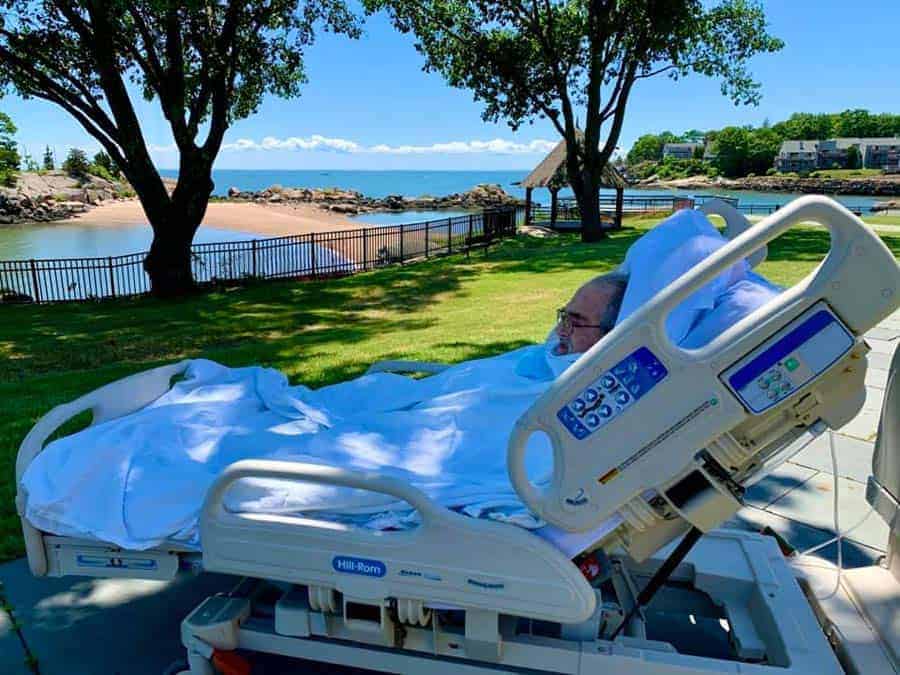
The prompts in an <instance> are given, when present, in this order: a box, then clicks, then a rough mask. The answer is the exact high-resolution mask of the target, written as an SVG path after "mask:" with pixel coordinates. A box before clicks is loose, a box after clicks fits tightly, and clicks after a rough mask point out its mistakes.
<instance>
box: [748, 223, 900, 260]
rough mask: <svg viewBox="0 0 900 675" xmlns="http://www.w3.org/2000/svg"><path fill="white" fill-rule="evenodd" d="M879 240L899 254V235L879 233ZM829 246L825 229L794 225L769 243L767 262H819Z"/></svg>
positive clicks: (829, 241)
mask: <svg viewBox="0 0 900 675" xmlns="http://www.w3.org/2000/svg"><path fill="white" fill-rule="evenodd" d="M879 236H880V238H881V240H882V241H883V242H884V243H885V245H886V246H887V247H888V248H889V249H890V250H891V251H892V252H893V253H894V255H895V256H896V255H898V254H900V236H898V235H891V234H884V233H879ZM830 247H831V237H830V235H829V233H828V231H827V230H825V229H819V228H812V227H799V228H798V227H795V228H793V229H791V230H788V231H787V232H785V233H784V234H782V235H781V236H780V237H778V238H777V239H775V240H774V241H772V242H771V243H770V244H769V254H768V256H767V258H766V259H767V260H768V261H769V262H819V261H821V260H822V259H823V258H824V257H825V255H826V254H827V253H828V250H829V248H830Z"/></svg>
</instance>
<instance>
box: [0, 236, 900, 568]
mask: <svg viewBox="0 0 900 675" xmlns="http://www.w3.org/2000/svg"><path fill="white" fill-rule="evenodd" d="M657 220H658V219H645V220H640V219H629V220H626V226H625V228H624V229H623V230H621V231H618V232H614V233H612V234H611V236H610V237H609V238H608V239H606V240H604V241H602V242H598V243H596V244H590V245H586V244H581V243H580V242H578V241H577V239H576V237H575V236H572V235H566V236H561V237H556V238H550V239H536V238H531V237H520V238H518V239H516V240H510V241H506V242H504V243H502V244H500V245H499V246H496V247H494V248H492V249H491V251H490V252H489V253H487V255H484V254H482V253H477V254H473V256H472V258H471V260H466V259H465V258H464V257H462V256H452V257H449V258H443V259H440V260H433V261H430V262H423V263H416V264H412V265H407V266H405V267H393V268H388V269H383V270H380V271H376V272H369V273H366V274H360V275H357V276H354V277H348V278H345V279H338V280H330V281H320V282H278V283H266V284H260V285H256V286H250V287H246V288H236V289H233V290H226V291H221V292H216V293H212V294H209V295H202V296H197V297H192V298H189V299H185V300H182V301H179V302H161V301H157V300H153V299H142V300H133V301H110V302H104V303H99V304H78V305H57V306H44V307H30V306H18V307H17V306H0V419H2V420H3V421H2V423H0V560H4V559H9V558H13V557H16V556H19V555H21V554H22V552H23V549H22V541H21V534H20V531H19V522H18V518H17V517H16V516H15V511H14V506H13V494H14V485H13V465H14V462H15V456H16V451H17V448H18V446H19V443H20V442H21V441H22V439H23V438H24V436H25V434H26V433H27V432H28V430H29V428H30V427H31V426H32V425H33V424H34V423H35V421H36V420H37V419H38V418H39V417H40V416H41V415H43V414H44V413H46V412H47V411H48V410H49V409H50V408H52V407H53V406H55V405H57V404H60V403H64V402H66V401H70V400H72V399H74V398H76V397H77V396H79V395H81V394H83V393H86V392H88V391H90V390H91V389H94V388H96V387H98V386H100V385H102V384H104V383H107V382H110V381H112V380H114V379H117V378H120V377H123V376H125V375H128V374H130V373H133V372H136V371H140V370H144V369H147V368H150V367H153V366H156V365H160V364H163V363H168V362H172V361H175V360H178V359H182V358H188V357H204V358H209V359H215V360H216V361H219V362H222V363H225V364H227V365H230V366H245V365H250V364H261V365H264V366H271V367H274V368H278V369H279V370H282V371H284V372H285V373H287V375H288V376H289V377H290V379H291V381H292V382H295V383H296V382H303V383H305V384H308V385H310V386H313V387H318V386H321V385H324V384H327V383H331V382H336V381H340V380H344V379H347V378H351V377H355V376H357V375H359V374H361V373H362V372H363V371H364V370H365V369H366V368H367V367H368V365H369V364H370V363H372V362H373V361H378V360H382V359H393V358H403V359H423V360H431V361H448V362H453V361H461V360H465V359H472V358H477V357H482V356H489V355H493V354H497V353H501V352H504V351H508V350H510V349H514V348H516V347H520V346H522V345H525V344H529V343H534V342H539V341H541V340H543V339H544V337H545V336H546V334H547V331H548V330H549V329H550V328H551V327H552V325H553V322H554V310H555V309H556V308H557V307H559V306H561V305H562V304H564V303H565V302H566V300H567V299H568V297H569V295H570V294H571V293H572V291H573V290H574V289H575V288H576V287H577V286H578V285H580V284H581V283H582V282H584V281H585V280H587V279H588V278H590V277H591V276H592V275H594V274H598V273H600V272H604V271H608V270H609V269H611V268H612V267H614V266H615V265H617V264H618V263H619V262H620V261H621V259H622V257H623V255H624V253H625V251H626V249H627V248H628V246H629V245H630V244H631V242H633V241H634V240H635V239H636V238H637V237H639V236H640V235H641V234H642V233H643V232H644V231H645V230H646V228H648V227H650V226H651V225H652V224H654V223H655V222H657ZM881 234H882V236H883V238H884V240H885V241H886V242H887V244H888V245H889V246H890V247H891V249H892V250H893V251H894V253H895V255H896V254H897V253H898V252H900V234H898V235H896V236H895V235H893V234H891V233H888V234H885V233H881ZM827 249H828V235H827V233H826V232H824V231H823V230H816V229H812V228H801V229H795V230H792V231H791V232H789V233H787V234H786V235H784V236H783V237H781V238H780V239H779V240H778V241H776V242H774V243H773V245H772V246H771V247H770V253H769V260H768V261H767V262H766V263H764V265H763V267H762V272H763V273H764V274H766V275H767V276H768V277H769V278H770V279H772V280H773V281H776V282H779V283H783V284H786V283H791V282H794V281H796V280H798V279H800V278H801V277H802V276H804V275H805V274H806V273H808V272H809V271H810V269H812V267H813V266H814V265H815V264H816V263H817V262H818V261H819V260H820V259H821V258H822V256H823V255H824V253H825V252H826V251H827Z"/></svg>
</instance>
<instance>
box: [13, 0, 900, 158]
mask: <svg viewBox="0 0 900 675" xmlns="http://www.w3.org/2000/svg"><path fill="white" fill-rule="evenodd" d="M765 6H766V9H767V14H768V17H769V20H770V23H771V31H772V33H773V34H775V35H777V36H778V37H780V38H782V39H783V40H784V41H785V43H786V46H785V48H784V49H783V50H782V51H781V52H779V53H777V54H774V55H763V56H760V57H758V58H756V59H755V60H754V62H753V64H752V65H753V72H754V74H755V75H756V77H757V78H758V79H759V80H760V81H761V82H762V84H763V100H762V103H761V104H760V106H759V107H735V106H734V105H733V104H732V103H731V102H730V101H729V100H728V99H726V98H725V97H723V96H722V95H721V94H720V92H719V85H718V83H717V82H715V81H713V80H708V79H705V78H701V77H690V78H688V79H685V80H681V81H679V82H673V81H671V80H669V79H667V78H664V77H663V78H655V79H654V80H649V81H644V82H641V83H639V85H638V86H636V88H635V90H634V93H633V95H632V97H631V101H630V103H629V107H628V114H627V117H626V123H625V126H624V129H623V132H622V135H621V138H620V147H622V148H623V149H625V150H627V148H629V147H630V146H631V144H632V143H633V141H634V139H636V138H637V137H638V136H640V135H641V134H643V133H648V132H659V131H663V130H665V129H668V130H671V131H674V132H676V133H677V132H681V131H684V130H687V129H691V128H696V129H706V128H717V127H722V126H725V125H728V124H759V123H760V122H762V121H763V120H764V119H766V118H768V119H769V120H771V121H772V122H775V121H778V120H781V119H784V118H786V117H787V116H788V115H790V114H791V113H792V112H795V111H805V112H836V111H840V110H844V109H846V108H868V109H869V110H872V111H873V112H894V113H900V87H896V86H893V85H892V77H893V75H894V74H895V72H896V69H897V67H898V65H900V46H898V43H897V41H896V39H895V36H894V35H892V34H891V32H892V31H893V30H894V29H895V28H896V26H898V25H900V3H898V2H895V1H894V0H856V2H853V3H852V4H850V5H848V4H847V3H845V2H840V3H839V2H836V1H834V0H770V1H768V2H766V3H765ZM306 62H307V71H308V75H309V79H310V81H309V84H308V85H307V86H306V87H305V89H304V92H303V95H302V96H301V97H299V98H297V99H292V100H280V99H277V98H274V97H270V98H267V99H266V100H265V101H264V102H263V105H262V106H261V108H260V110H259V112H258V113H257V114H256V115H255V116H253V117H251V118H250V119H247V120H243V121H240V122H238V123H236V124H235V125H234V126H233V127H232V128H231V129H230V130H229V132H228V135H227V137H226V144H227V147H226V148H225V149H224V150H223V151H222V153H221V155H220V157H219V159H218V162H217V165H216V166H217V168H219V169H228V168H241V169H251V168H257V169H313V168H316V169H318V168H327V169H482V170H483V169H522V168H530V167H531V166H533V165H534V164H535V162H536V161H538V160H539V159H540V158H541V157H542V156H543V153H544V152H545V151H546V147H547V146H548V145H549V144H550V143H555V142H556V141H557V140H558V136H557V135H556V132H555V130H554V129H553V128H552V127H551V126H550V125H549V124H548V123H546V122H542V121H538V122H536V123H535V124H534V125H532V126H528V125H526V126H524V127H522V128H520V129H519V131H518V132H516V133H513V132H512V131H511V130H510V129H509V128H508V127H507V126H506V125H503V124H498V125H494V124H486V123H485V122H483V121H482V120H481V117H480V113H481V107H480V104H478V103H476V102H474V101H473V100H472V96H471V94H470V93H469V92H467V91H464V90H456V89H451V88H450V87H448V86H447V85H446V84H444V82H443V80H442V79H441V78H440V76H438V75H435V74H426V73H423V72H422V70H421V64H422V58H421V57H420V55H419V54H418V53H417V52H416V51H415V50H414V49H413V46H412V40H411V39H410V38H408V37H407V36H403V35H400V34H398V33H396V32H395V31H394V30H393V29H392V28H391V27H390V25H389V24H388V22H387V21H386V20H385V19H384V18H383V17H373V18H370V19H369V20H368V21H367V22H366V29H365V35H364V36H363V38H362V39H360V40H358V41H351V40H347V39H345V38H343V37H336V36H331V35H321V36H320V37H319V39H318V41H317V42H316V44H315V45H314V46H313V47H311V48H310V49H309V51H308V53H307V57H306ZM0 110H3V111H5V112H7V113H8V114H10V115H11V116H12V118H13V121H14V122H15V123H16V125H17V126H18V127H19V133H18V140H19V141H20V143H21V144H22V145H23V146H24V147H25V148H26V150H28V151H29V152H31V153H32V154H33V155H36V156H39V155H40V154H41V153H42V151H43V148H44V145H45V144H49V145H51V146H53V147H54V148H55V149H56V152H57V156H62V155H64V154H65V152H66V149H67V148H68V147H71V146H77V147H83V148H85V149H87V150H89V151H95V150H97V149H99V146H98V145H97V144H96V142H95V141H93V139H91V138H90V137H89V136H88V135H87V134H86V133H85V132H83V131H82V130H81V128H80V127H79V126H78V124H77V123H76V122H74V121H73V120H72V119H71V118H69V117H68V116H67V115H66V114H65V113H64V112H62V111H61V110H58V109H57V108H55V107H54V106H52V105H50V104H47V103H44V102H42V101H34V100H31V101H22V100H20V99H18V98H17V97H15V96H7V97H6V98H5V99H4V100H2V101H0ZM139 112H140V115H141V119H142V120H143V124H144V129H145V136H146V138H147V141H148V142H149V143H150V144H152V145H153V147H154V158H155V160H156V162H157V164H158V165H159V166H160V167H162V168H171V167H174V166H176V159H175V157H176V155H175V154H174V152H172V151H171V150H168V149H167V146H169V145H170V144H171V138H170V136H169V134H168V131H167V124H166V122H165V120H164V119H163V118H162V115H161V114H160V113H159V111H158V108H157V107H156V105H155V104H146V103H143V102H141V104H140V105H139ZM267 138H268V139H270V140H268V141H266V140H265V139H267ZM378 146H382V147H378ZM385 146H386V147H385ZM360 150H362V151H360Z"/></svg>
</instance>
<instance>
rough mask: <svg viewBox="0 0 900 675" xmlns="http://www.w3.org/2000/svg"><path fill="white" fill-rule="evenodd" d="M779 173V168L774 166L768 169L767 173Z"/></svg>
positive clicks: (769, 174) (772, 174) (770, 174)
mask: <svg viewBox="0 0 900 675" xmlns="http://www.w3.org/2000/svg"><path fill="white" fill-rule="evenodd" d="M777 173H778V169H776V168H775V167H774V166H772V167H769V168H768V169H766V175H767V176H774V175H775V174H777Z"/></svg>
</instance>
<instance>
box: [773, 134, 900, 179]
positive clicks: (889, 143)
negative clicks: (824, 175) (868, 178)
mask: <svg viewBox="0 0 900 675" xmlns="http://www.w3.org/2000/svg"><path fill="white" fill-rule="evenodd" d="M854 146H855V147H856V148H857V149H858V150H859V158H860V163H861V165H862V166H863V167H864V168H866V169H893V170H897V169H900V138H851V137H845V138H829V139H827V140H824V141H785V142H784V143H782V144H781V150H780V151H779V153H778V156H777V157H776V158H775V168H776V169H777V170H778V171H782V172H784V171H812V170H813V169H833V168H835V167H837V168H839V169H846V168H847V165H848V163H849V161H848V160H849V150H850V148H852V147H854Z"/></svg>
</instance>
